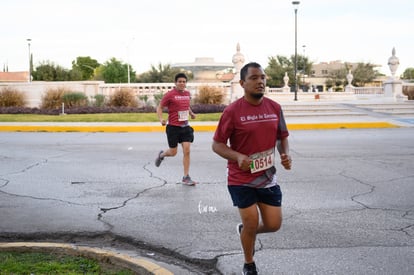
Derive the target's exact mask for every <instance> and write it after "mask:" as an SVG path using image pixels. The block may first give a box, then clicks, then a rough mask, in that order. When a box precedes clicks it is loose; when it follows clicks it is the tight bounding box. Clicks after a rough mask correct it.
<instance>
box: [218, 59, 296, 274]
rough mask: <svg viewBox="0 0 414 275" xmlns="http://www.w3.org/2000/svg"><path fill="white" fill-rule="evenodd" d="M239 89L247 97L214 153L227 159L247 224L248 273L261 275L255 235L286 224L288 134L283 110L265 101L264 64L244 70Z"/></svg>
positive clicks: (230, 114) (236, 106)
mask: <svg viewBox="0 0 414 275" xmlns="http://www.w3.org/2000/svg"><path fill="white" fill-rule="evenodd" d="M240 85H241V86H242V87H243V89H244V97H242V98H240V99H238V100H236V101H235V102H233V103H232V104H230V105H229V106H227V107H226V109H225V110H224V112H223V114H222V116H221V118H220V121H219V124H218V126H217V130H216V132H215V134H214V138H213V145H212V149H213V151H214V152H215V153H217V154H218V155H220V156H221V157H223V158H225V159H227V160H228V163H227V168H228V176H227V181H228V189H229V193H230V195H231V198H232V200H233V204H234V206H237V207H238V209H239V213H240V217H241V221H242V223H241V224H238V225H237V232H238V234H240V240H241V243H242V247H243V252H244V258H245V263H244V266H243V274H257V270H256V265H255V262H254V260H253V255H254V247H255V240H256V235H257V234H259V233H267V232H275V231H277V230H279V228H280V226H281V224H282V209H281V203H282V192H281V190H280V187H279V185H278V184H277V181H276V168H275V147H276V148H277V150H278V152H279V154H280V159H281V164H282V166H283V167H284V168H285V169H288V170H289V169H290V168H291V157H290V155H289V143H288V136H289V132H288V130H287V127H286V122H285V119H284V117H283V112H282V108H281V106H280V105H279V104H278V103H276V102H274V101H272V100H271V99H269V98H266V97H263V95H264V91H265V87H266V75H265V73H264V70H263V68H262V67H261V66H260V64H258V63H254V62H253V63H248V64H246V65H245V66H244V67H243V68H242V69H241V71H240ZM228 142H229V143H228ZM259 213H260V216H261V219H260V217H259ZM260 220H261V221H262V222H261V223H259V221H260Z"/></svg>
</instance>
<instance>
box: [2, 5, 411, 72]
mask: <svg viewBox="0 0 414 275" xmlns="http://www.w3.org/2000/svg"><path fill="white" fill-rule="evenodd" d="M1 11H2V12H1V16H0V18H1V25H2V27H1V29H2V31H1V33H0V34H1V35H0V37H1V43H0V65H1V66H2V67H1V70H2V69H3V66H4V65H5V64H6V65H7V66H8V68H9V71H25V70H26V71H27V70H28V66H29V65H28V63H29V57H28V56H29V46H28V42H27V39H29V38H30V39H31V43H30V50H31V52H32V54H33V61H34V65H35V66H36V65H38V64H39V63H40V62H45V61H51V62H53V63H55V64H58V65H61V66H63V67H65V68H68V69H69V68H71V63H72V61H73V60H75V59H76V57H78V56H90V57H92V58H94V59H96V60H98V62H100V63H104V62H106V61H108V60H109V59H110V58H112V57H115V58H116V59H118V60H121V61H123V62H128V63H130V64H131V66H132V68H133V69H134V70H135V71H136V72H137V73H141V72H144V71H147V70H149V69H150V68H151V65H157V64H159V63H162V64H174V63H184V62H193V61H194V60H195V58H197V57H212V58H214V60H215V61H217V62H220V63H222V62H228V63H231V60H232V56H233V54H235V52H236V46H237V43H240V47H241V52H242V53H243V54H244V56H245V58H246V61H257V62H259V63H261V64H262V65H263V66H264V67H265V66H266V65H267V62H268V58H269V56H276V55H283V56H290V55H292V54H294V51H295V36H294V34H295V14H294V8H293V5H292V1H288V0H256V1H254V0H59V1H57V0H13V1H12V0H7V1H2V4H1ZM297 20H298V21H297V22H298V23H297V37H298V43H297V45H298V54H305V55H306V56H307V57H308V58H309V59H310V60H311V61H312V62H314V63H319V62H329V61H333V60H341V61H349V62H365V63H368V62H370V63H374V64H378V65H381V66H382V67H381V68H380V71H381V72H383V73H385V74H387V75H389V74H390V73H389V69H388V65H387V62H388V58H389V57H390V56H391V52H392V49H393V47H395V49H396V56H397V57H398V58H399V59H400V67H399V69H398V71H397V74H402V73H403V71H404V70H405V69H406V68H408V67H414V35H413V33H412V31H413V26H414V1H413V0H393V1H378V0H376V1H374V0H358V1H357V0H302V1H300V5H299V6H298V13H297ZM303 45H305V47H303Z"/></svg>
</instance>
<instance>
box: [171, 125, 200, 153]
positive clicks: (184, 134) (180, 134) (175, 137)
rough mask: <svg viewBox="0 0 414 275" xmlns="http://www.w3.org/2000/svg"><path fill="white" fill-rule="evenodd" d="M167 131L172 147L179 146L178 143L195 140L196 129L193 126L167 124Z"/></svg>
mask: <svg viewBox="0 0 414 275" xmlns="http://www.w3.org/2000/svg"><path fill="white" fill-rule="evenodd" d="M165 132H166V133H167V139H168V146H169V147H170V148H175V147H177V145H178V143H182V142H193V141H194V129H193V128H192V127H191V126H185V127H180V126H173V125H167V127H166V130H165Z"/></svg>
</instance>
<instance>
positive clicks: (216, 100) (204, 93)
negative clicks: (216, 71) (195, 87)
mask: <svg viewBox="0 0 414 275" xmlns="http://www.w3.org/2000/svg"><path fill="white" fill-rule="evenodd" d="M223 99H224V92H223V89H222V88H219V87H211V86H200V89H199V91H198V95H197V97H196V98H195V99H194V102H195V103H199V104H221V103H222V102H223Z"/></svg>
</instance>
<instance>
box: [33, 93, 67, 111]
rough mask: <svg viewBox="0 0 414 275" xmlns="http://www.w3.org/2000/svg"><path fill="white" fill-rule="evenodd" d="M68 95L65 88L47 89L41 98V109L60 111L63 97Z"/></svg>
mask: <svg viewBox="0 0 414 275" xmlns="http://www.w3.org/2000/svg"><path fill="white" fill-rule="evenodd" d="M65 93H69V91H68V90H66V89H65V88H56V89H49V90H47V91H46V93H45V94H44V95H43V96H42V103H41V107H40V108H42V109H60V108H61V107H62V102H63V96H64V94H65Z"/></svg>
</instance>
